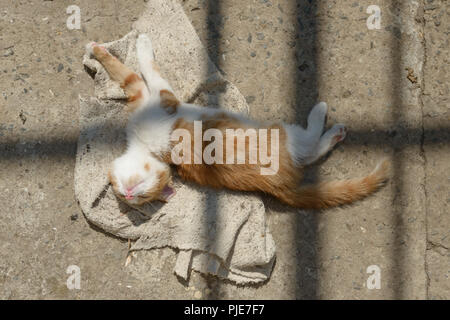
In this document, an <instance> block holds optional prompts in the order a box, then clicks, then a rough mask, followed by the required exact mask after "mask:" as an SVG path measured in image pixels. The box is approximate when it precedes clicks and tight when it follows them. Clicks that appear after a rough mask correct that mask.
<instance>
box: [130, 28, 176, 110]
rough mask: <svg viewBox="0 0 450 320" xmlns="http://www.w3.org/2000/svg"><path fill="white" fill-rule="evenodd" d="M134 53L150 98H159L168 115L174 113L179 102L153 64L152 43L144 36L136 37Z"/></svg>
mask: <svg viewBox="0 0 450 320" xmlns="http://www.w3.org/2000/svg"><path fill="white" fill-rule="evenodd" d="M136 51H137V58H138V62H139V68H140V70H141V73H142V75H143V76H144V78H145V81H146V82H147V87H148V89H149V91H150V97H159V98H160V99H161V106H162V107H164V108H166V110H167V111H168V112H169V113H173V112H175V111H176V108H177V107H178V105H179V104H180V102H179V101H178V99H177V98H176V97H175V94H174V93H173V89H172V87H171V86H170V84H169V83H168V82H167V80H165V79H163V78H162V77H161V74H160V71H159V68H158V66H157V65H156V63H155V57H154V54H153V46H152V42H151V40H150V39H149V37H148V36H147V35H146V34H140V35H139V36H138V38H137V41H136Z"/></svg>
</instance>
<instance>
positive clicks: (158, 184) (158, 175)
mask: <svg viewBox="0 0 450 320" xmlns="http://www.w3.org/2000/svg"><path fill="white" fill-rule="evenodd" d="M108 175H109V181H110V182H111V184H112V187H113V190H114V192H115V194H116V195H117V197H119V198H120V199H121V200H123V201H125V202H128V203H130V204H133V205H142V204H144V203H146V202H150V201H154V200H159V201H164V202H167V201H168V200H169V199H170V198H171V197H172V196H173V195H174V194H175V190H174V189H173V188H172V187H171V186H170V185H169V184H170V182H171V175H170V168H169V166H168V165H167V164H165V163H162V162H160V161H158V160H157V159H155V158H153V157H148V158H146V159H137V158H136V157H133V156H129V155H126V154H125V155H123V156H121V157H119V158H117V159H116V160H114V162H113V163H112V167H111V169H110V170H109V173H108Z"/></svg>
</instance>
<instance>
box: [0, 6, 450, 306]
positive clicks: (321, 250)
mask: <svg viewBox="0 0 450 320" xmlns="http://www.w3.org/2000/svg"><path fill="white" fill-rule="evenodd" d="M149 1H151V0H149ZM310 2H311V1H306V0H297V1H289V0H252V1H237V0H227V1H220V2H218V1H207V0H186V1H182V4H183V7H184V9H185V12H186V13H187V15H188V16H189V18H190V19H191V21H192V23H193V25H194V27H195V29H196V30H197V32H198V33H199V36H200V38H201V40H202V42H203V43H204V44H205V46H207V48H208V50H209V52H210V56H211V58H212V59H213V60H214V62H215V63H216V65H217V66H218V67H219V68H221V70H223V72H224V73H225V74H226V76H227V78H228V79H230V80H231V81H232V82H234V83H235V84H236V85H237V87H238V88H239V90H240V91H241V92H242V93H243V94H244V96H245V97H246V98H247V101H248V102H249V104H250V108H251V114H252V116H253V117H255V118H258V119H270V120H275V119H283V120H286V121H291V122H298V123H301V124H304V123H305V120H304V119H305V116H306V114H307V113H308V111H309V110H310V108H311V107H312V105H313V104H314V103H315V102H316V101H318V100H324V101H327V102H328V104H329V105H330V106H331V110H330V112H329V116H328V125H331V124H333V123H335V122H344V123H346V124H347V125H348V129H349V134H348V136H347V139H346V141H345V142H344V143H343V144H342V145H340V146H338V147H337V148H336V149H335V150H334V152H332V153H331V154H330V155H329V156H328V157H327V159H326V160H324V161H321V162H320V163H319V164H318V165H315V166H313V167H311V168H310V170H309V173H310V174H309V177H308V179H309V180H317V179H332V178H346V177H352V176H358V175H363V174H365V173H367V172H368V171H370V170H371V169H372V167H373V166H374V165H375V164H376V163H377V162H378V161H379V160H380V159H381V158H382V157H386V156H387V157H391V158H392V160H393V163H394V166H393V179H392V180H391V181H390V182H389V184H388V185H387V186H386V187H385V188H384V189H383V190H381V191H380V192H379V193H377V194H376V195H374V196H373V197H370V198H369V199H367V200H364V201H362V202H360V203H357V204H355V205H353V206H350V207H347V208H340V209H335V210H328V211H326V212H308V211H301V210H293V209H290V208H287V207H285V206H282V205H280V204H279V203H277V202H276V201H275V200H273V199H269V198H267V199H265V204H266V207H267V208H268V210H267V215H268V217H269V224H270V228H271V230H272V233H273V236H274V239H275V242H276V244H277V260H276V264H275V267H274V270H273V274H272V277H271V279H270V280H269V281H268V282H267V283H265V284H263V285H260V286H254V287H236V286H234V285H233V284H231V283H224V282H222V281H219V280H217V279H216V278H212V277H203V276H201V275H199V274H196V273H194V274H193V275H192V277H191V279H190V281H189V283H183V282H181V281H178V279H177V278H176V277H175V276H174V275H173V274H172V271H171V270H173V266H174V263H175V255H174V252H173V251H172V250H171V249H160V250H157V251H152V252H138V253H137V254H136V257H135V258H133V260H132V262H131V263H130V264H129V265H128V266H127V267H125V266H124V263H125V258H126V255H127V246H128V245H127V243H126V241H124V240H121V239H116V238H113V237H110V236H108V235H106V234H104V233H102V232H101V231H99V230H97V229H95V228H93V227H91V226H89V225H88V224H87V223H86V221H85V219H84V217H83V216H82V213H81V212H80V210H79V208H78V206H77V204H76V202H75V201H74V197H73V194H74V192H73V168H74V163H75V159H74V156H75V151H76V140H77V136H78V94H80V93H83V94H87V93H91V94H92V93H93V87H92V84H93V82H92V80H91V79H90V78H89V76H88V75H87V74H86V73H85V71H84V70H83V68H82V64H81V57H82V54H83V51H84V48H83V47H84V44H85V43H86V42H88V41H91V40H94V41H99V42H106V41H111V40H113V39H117V38H119V37H121V36H123V35H125V34H126V33H128V32H129V31H130V29H131V25H132V23H133V21H135V20H136V19H137V18H138V17H139V15H140V13H141V12H142V10H144V8H145V2H144V1H114V2H112V1H106V0H105V1H87V0H84V1H73V2H72V1H38V2H31V1H15V2H11V1H7V0H0V74H1V78H0V91H1V96H0V190H1V192H0V203H1V204H2V206H1V210H0V213H1V214H0V240H1V241H0V243H1V244H0V298H2V299H13V298H16V299H55V298H58V299H73V298H87V299H92V298H101V299H106V298H113V299H114V298H123V299H129V298H137V299H167V298H170V299H205V298H206V299H207V298H232V299H254V298H257V299H258V298H259V299H305V298H312V299H373V298H383V299H427V298H428V299H444V298H445V299H449V298H450V282H449V281H450V280H449V276H450V251H449V248H450V234H449V232H450V228H449V226H450V218H449V214H448V211H449V210H448V206H449V178H450V177H449V173H448V172H449V169H450V168H449V162H448V158H449V153H450V148H449V132H450V121H449V120H450V119H449V86H448V83H449V81H448V80H449V76H448V74H449V67H448V56H449V43H448V32H449V20H450V17H449V15H450V7H449V4H448V2H446V1H444V0H434V1H433V0H423V1H406V0H405V1H388V0H380V1H377V4H378V5H379V6H380V9H381V14H382V22H381V29H380V30H369V29H368V28H367V26H366V19H367V17H368V16H369V14H367V13H366V8H367V7H368V6H369V5H371V4H373V3H372V1H370V0H348V1H347V0H345V1H336V0H334V1H332V0H330V1H320V2H315V1H313V2H312V3H313V4H310ZM71 4H77V5H78V6H79V7H80V8H81V16H82V19H81V26H82V29H81V30H68V29H67V27H66V19H67V17H68V14H66V8H67V6H69V5H71ZM406 69H408V70H406ZM69 265H78V266H79V267H80V269H81V289H80V290H68V289H67V286H66V279H67V278H68V276H69V275H68V274H66V269H67V267H68V266H69ZM371 265H377V266H378V267H379V268H380V271H381V288H380V289H369V288H367V286H366V281H367V278H368V277H369V276H370V274H368V273H367V272H366V270H367V267H368V266H371Z"/></svg>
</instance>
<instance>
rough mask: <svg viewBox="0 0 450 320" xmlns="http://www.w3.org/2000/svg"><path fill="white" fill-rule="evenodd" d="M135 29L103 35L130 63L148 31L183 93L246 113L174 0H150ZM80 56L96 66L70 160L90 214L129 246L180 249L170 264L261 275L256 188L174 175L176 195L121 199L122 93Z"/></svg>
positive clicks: (270, 250) (236, 275)
mask: <svg viewBox="0 0 450 320" xmlns="http://www.w3.org/2000/svg"><path fill="white" fill-rule="evenodd" d="M133 28H134V30H133V31H132V32H130V33H129V34H127V35H126V36H125V37H123V38H122V39H120V40H117V41H113V42H110V43H106V44H104V46H105V47H106V48H108V50H109V51H110V52H111V53H112V54H113V55H115V56H117V57H118V58H119V60H121V61H123V62H124V63H125V64H126V65H127V66H129V67H130V68H132V69H133V70H135V71H138V69H137V60H136V48H135V42H136V37H137V35H138V34H139V33H147V34H148V35H149V37H150V39H152V43H153V48H154V52H155V60H156V62H157V64H158V65H159V66H160V68H161V73H162V74H163V76H164V77H165V78H166V79H168V80H169V82H170V83H171V85H172V87H173V88H174V91H175V93H176V95H177V97H179V98H180V99H182V100H183V101H190V102H193V103H196V104H200V105H205V104H208V105H210V106H213V107H214V106H219V105H220V107H221V108H224V109H226V110H232V111H239V112H243V113H248V105H247V103H246V101H245V99H244V97H243V96H242V94H241V93H240V92H239V90H238V89H237V88H236V87H235V86H234V85H233V84H232V83H230V82H228V81H227V80H226V79H225V78H224V77H223V76H222V75H221V74H220V72H219V71H218V70H217V68H216V67H215V66H214V64H213V63H212V62H211V60H210V59H209V57H208V54H207V51H206V49H205V48H204V47H203V45H202V44H201V42H200V39H199V38H198V36H197V34H196V33H195V30H194V28H193V27H192V25H191V23H190V21H189V20H188V18H187V16H186V15H185V14H184V12H183V9H182V7H181V6H180V5H179V3H178V2H177V1H176V0H170V1H166V0H152V1H149V4H148V7H147V9H146V11H145V12H144V14H143V16H142V17H141V18H140V19H139V20H138V21H136V23H135V24H134V26H133ZM83 63H84V65H85V66H86V67H87V68H88V69H90V70H92V71H93V72H95V78H94V83H95V95H96V97H95V98H93V97H85V98H83V97H80V98H79V101H80V132H81V133H80V137H79V139H78V149H77V158H76V166H75V194H76V198H77V200H78V202H79V204H80V207H81V209H82V211H83V213H84V215H85V216H86V218H87V219H88V220H89V221H90V222H91V223H93V224H94V225H96V226H98V227H100V228H101V229H103V230H105V231H106V232H108V233H111V234H113V235H116V236H118V237H121V238H125V239H132V240H136V242H135V243H134V244H133V245H132V247H131V250H142V249H155V248H163V247H171V248H175V249H177V250H176V251H177V252H178V256H177V262H176V265H175V270H174V272H175V274H176V275H178V276H179V277H182V278H184V279H188V277H189V274H190V271H191V270H196V271H198V272H202V273H205V274H213V275H216V276H218V277H220V278H222V279H228V280H231V281H233V282H236V283H238V284H249V283H258V282H262V281H265V280H267V279H268V278H269V277H270V274H271V272H272V267H273V262H274V260H275V243H274V241H273V238H272V235H271V234H270V232H269V230H268V227H267V224H266V216H265V208H264V204H263V202H262V201H261V199H260V198H259V196H257V195H254V194H249V193H237V192H232V191H220V192H218V191H215V190H211V189H208V188H204V187H199V186H196V185H193V184H191V183H186V182H182V181H180V180H179V179H178V178H177V177H174V186H175V189H176V191H177V193H176V195H175V196H174V197H173V198H171V199H170V201H169V203H167V204H164V205H163V204H161V203H159V202H154V203H152V204H147V205H145V206H142V207H136V208H131V207H129V206H128V205H126V204H124V203H122V202H120V201H119V200H118V199H117V198H116V197H115V196H114V193H113V191H112V189H111V186H110V185H109V183H108V179H107V171H108V168H109V166H110V164H111V162H112V161H113V160H114V158H116V157H117V156H119V155H121V154H122V153H123V152H124V150H125V146H126V137H125V131H124V129H125V126H126V122H127V114H126V112H125V111H124V110H123V109H124V105H125V100H123V99H124V98H125V94H124V92H123V91H122V89H121V88H120V87H119V86H118V84H116V83H114V82H112V81H111V80H110V79H109V76H108V74H107V72H106V71H105V70H104V68H103V67H102V66H101V65H100V63H98V62H97V61H95V60H93V59H90V58H89V55H88V54H87V53H86V54H85V56H84V59H83Z"/></svg>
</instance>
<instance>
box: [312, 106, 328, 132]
mask: <svg viewBox="0 0 450 320" xmlns="http://www.w3.org/2000/svg"><path fill="white" fill-rule="evenodd" d="M327 111H328V106H327V104H326V103H325V102H319V103H318V104H316V105H315V106H314V108H313V109H312V110H311V112H310V113H309V116H308V128H309V127H311V128H320V129H322V127H323V125H324V123H325V117H326V115H327Z"/></svg>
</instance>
